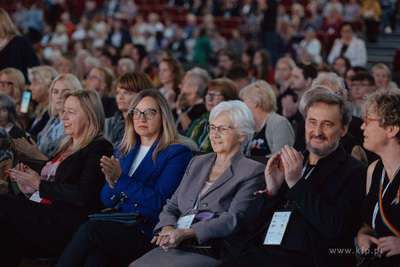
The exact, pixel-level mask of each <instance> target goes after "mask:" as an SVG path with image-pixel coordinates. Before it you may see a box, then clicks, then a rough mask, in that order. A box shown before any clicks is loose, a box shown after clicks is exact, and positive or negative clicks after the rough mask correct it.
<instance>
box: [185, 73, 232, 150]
mask: <svg viewBox="0 0 400 267" xmlns="http://www.w3.org/2000/svg"><path fill="white" fill-rule="evenodd" d="M235 99H236V87H235V84H234V83H233V82H232V81H231V80H229V79H225V78H220V79H214V80H211V81H209V82H208V84H207V88H206V96H205V104H206V109H207V112H206V113H204V114H203V115H201V116H200V118H198V119H196V120H194V121H193V122H192V124H191V126H190V128H189V130H188V132H187V133H186V136H187V137H190V138H191V139H192V140H193V141H195V142H196V144H197V146H198V148H199V150H200V151H205V152H212V151H213V149H212V146H211V142H210V138H209V134H208V131H207V126H208V125H209V124H210V123H209V117H210V111H211V110H212V109H213V108H214V107H215V106H216V105H218V104H219V103H221V102H222V101H229V100H235Z"/></svg>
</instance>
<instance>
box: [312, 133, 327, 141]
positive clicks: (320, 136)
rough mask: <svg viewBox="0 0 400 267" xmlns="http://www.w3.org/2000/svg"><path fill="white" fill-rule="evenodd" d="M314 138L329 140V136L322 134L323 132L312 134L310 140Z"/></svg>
mask: <svg viewBox="0 0 400 267" xmlns="http://www.w3.org/2000/svg"><path fill="white" fill-rule="evenodd" d="M313 138H316V139H321V140H328V138H326V137H325V136H324V135H322V134H320V135H315V134H312V135H310V140H311V139H313Z"/></svg>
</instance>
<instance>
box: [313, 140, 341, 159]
mask: <svg viewBox="0 0 400 267" xmlns="http://www.w3.org/2000/svg"><path fill="white" fill-rule="evenodd" d="M313 138H317V139H321V140H328V138H326V137H325V136H323V135H319V136H315V135H310V138H309V139H306V147H307V150H308V151H310V152H311V153H313V154H315V155H317V156H319V157H325V156H326V155H329V154H330V153H332V152H333V151H334V150H335V149H336V148H337V146H338V145H339V142H340V135H339V136H338V137H336V139H335V140H333V142H332V143H330V144H328V145H326V146H325V147H322V148H317V147H313V146H312V145H311V140H312V139H313Z"/></svg>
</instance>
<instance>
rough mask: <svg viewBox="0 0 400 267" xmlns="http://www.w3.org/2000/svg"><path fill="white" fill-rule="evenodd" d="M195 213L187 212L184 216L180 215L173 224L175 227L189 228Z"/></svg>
mask: <svg viewBox="0 0 400 267" xmlns="http://www.w3.org/2000/svg"><path fill="white" fill-rule="evenodd" d="M195 216H196V214H189V215H186V216H182V217H180V218H179V219H178V221H177V222H176V225H175V229H189V228H190V226H191V225H192V223H193V220H194V217H195Z"/></svg>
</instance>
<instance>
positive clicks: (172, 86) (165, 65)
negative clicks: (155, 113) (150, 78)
mask: <svg viewBox="0 0 400 267" xmlns="http://www.w3.org/2000/svg"><path fill="white" fill-rule="evenodd" d="M183 75H184V72H183V69H182V66H181V64H180V63H179V61H178V60H177V59H175V58H166V59H163V60H162V61H161V62H160V64H159V65H158V76H159V78H160V88H159V90H160V92H161V93H162V94H163V95H164V96H165V98H166V99H167V100H168V105H169V107H170V108H171V110H172V109H174V108H175V101H176V99H177V97H178V95H179V88H178V86H179V84H180V83H181V81H182V79H183Z"/></svg>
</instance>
